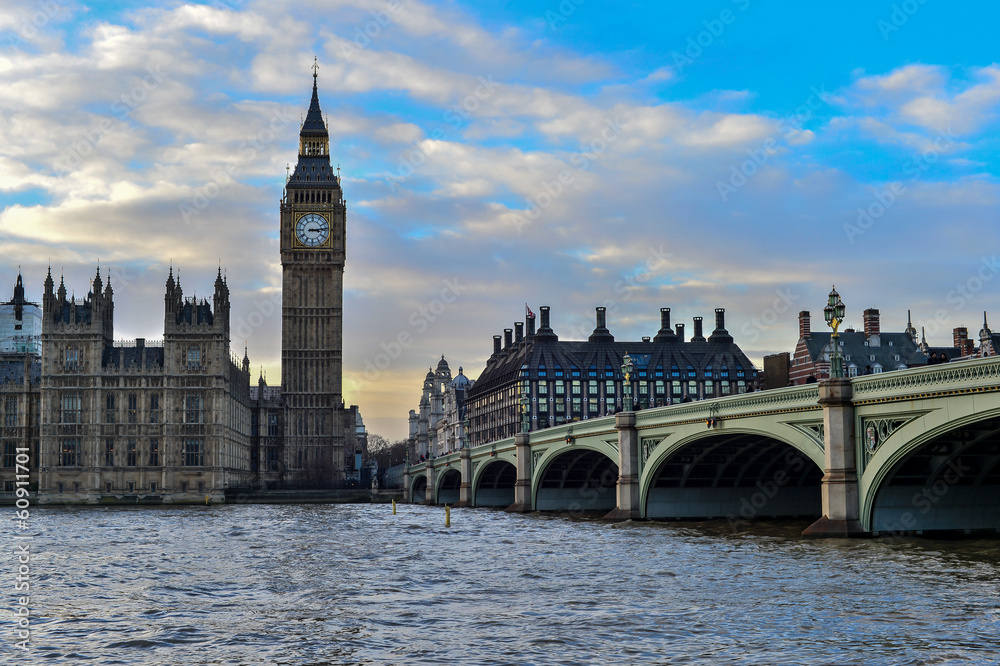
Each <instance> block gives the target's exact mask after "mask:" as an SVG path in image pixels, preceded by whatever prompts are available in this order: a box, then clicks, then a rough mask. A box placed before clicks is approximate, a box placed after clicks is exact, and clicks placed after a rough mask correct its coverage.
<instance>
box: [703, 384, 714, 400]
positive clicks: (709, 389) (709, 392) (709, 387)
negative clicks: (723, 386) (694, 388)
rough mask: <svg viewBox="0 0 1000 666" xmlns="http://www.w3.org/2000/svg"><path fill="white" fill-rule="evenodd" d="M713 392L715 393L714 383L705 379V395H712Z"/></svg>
mask: <svg viewBox="0 0 1000 666" xmlns="http://www.w3.org/2000/svg"><path fill="white" fill-rule="evenodd" d="M714 393H715V384H714V383H712V382H710V381H706V382H705V397H706V398H707V397H708V396H710V395H712V394H714Z"/></svg>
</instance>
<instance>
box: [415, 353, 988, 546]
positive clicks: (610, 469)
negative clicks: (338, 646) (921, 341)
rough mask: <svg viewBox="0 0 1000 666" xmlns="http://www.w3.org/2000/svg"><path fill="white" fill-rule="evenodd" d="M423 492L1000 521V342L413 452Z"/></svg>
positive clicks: (679, 512) (892, 524)
mask: <svg viewBox="0 0 1000 666" xmlns="http://www.w3.org/2000/svg"><path fill="white" fill-rule="evenodd" d="M404 488H405V490H406V496H407V499H408V500H409V501H414V502H425V503H431V504H451V505H456V506H489V507H506V508H508V509H509V510H511V511H522V512H527V511H560V512H565V511H569V512H576V511H580V512H582V511H586V512H607V518H609V519H616V520H626V519H644V518H645V519H657V520H676V519H726V520H728V521H729V522H730V523H731V524H733V525H734V526H735V525H739V524H741V523H743V522H744V521H749V520H753V519H759V518H782V517H813V518H818V520H817V521H816V522H815V523H813V524H812V525H811V526H810V527H809V528H808V529H807V530H806V532H805V533H806V534H808V535H815V536H860V535H864V534H870V533H879V534H884V533H887V532H889V533H900V532H902V533H917V534H920V533H922V532H924V531H934V530H964V531H972V530H996V531H1000V357H991V358H987V359H979V360H972V361H962V362H957V363H952V364H941V365H934V366H929V367H925V368H918V369H911V370H900V371H895V372H889V373H883V374H878V375H868V376H864V377H855V378H850V379H838V380H830V381H826V382H821V383H819V384H806V385H804V386H792V387H788V388H782V389H775V390H770V391H761V392H756V393H746V394H740V395H733V396H727V397H724V398H716V399H712V400H703V401H699V402H694V403H684V404H679V405H670V406H666V407H658V408H652V409H645V410H641V411H638V412H621V413H618V414H616V415H614V416H607V417H602V418H596V419H589V420H583V421H577V422H574V423H568V424H565V425H561V426H556V427H552V428H547V429H544V430H536V431H534V432H531V433H520V434H518V435H516V436H515V437H512V438H508V439H503V440H499V441H496V442H492V443H489V444H484V445H481V446H476V447H473V448H465V449H461V450H459V451H456V452H454V453H451V454H448V455H445V456H438V457H436V458H433V459H431V460H428V461H426V462H422V463H420V464H418V465H412V466H410V467H409V468H408V469H407V471H406V473H405V474H404Z"/></svg>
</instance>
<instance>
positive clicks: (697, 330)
mask: <svg viewBox="0 0 1000 666" xmlns="http://www.w3.org/2000/svg"><path fill="white" fill-rule="evenodd" d="M701 322H702V317H695V318H694V336H693V337H692V338H691V342H704V341H705V336H704V335H702V330H701Z"/></svg>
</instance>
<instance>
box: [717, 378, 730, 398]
mask: <svg viewBox="0 0 1000 666" xmlns="http://www.w3.org/2000/svg"><path fill="white" fill-rule="evenodd" d="M719 383H720V384H722V386H721V389H722V395H729V382H727V381H722V382H719Z"/></svg>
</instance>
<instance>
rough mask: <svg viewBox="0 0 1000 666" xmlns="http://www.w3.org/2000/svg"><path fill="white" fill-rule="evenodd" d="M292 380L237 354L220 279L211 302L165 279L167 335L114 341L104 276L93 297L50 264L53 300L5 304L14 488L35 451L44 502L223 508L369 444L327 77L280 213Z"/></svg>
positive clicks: (3, 400)
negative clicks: (354, 371) (352, 371)
mask: <svg viewBox="0 0 1000 666" xmlns="http://www.w3.org/2000/svg"><path fill="white" fill-rule="evenodd" d="M279 218H280V248H281V268H282V301H281V302H282V307H281V385H280V386H268V385H267V383H266V382H265V380H264V378H263V376H260V377H259V378H258V379H257V381H256V383H252V379H251V373H250V359H249V358H248V356H247V352H246V350H244V352H243V356H242V358H239V357H238V352H237V353H236V354H234V352H233V351H232V349H231V346H230V345H231V339H230V299H229V286H228V284H227V280H226V278H225V277H223V275H222V271H221V268H220V270H219V272H218V273H217V274H216V276H215V283H214V292H213V294H212V297H211V299H208V298H202V299H197V298H189V297H187V296H185V295H184V291H183V288H182V287H181V283H180V275H179V273H178V275H177V276H176V277H175V276H174V272H173V267H171V268H170V269H169V271H168V274H167V276H166V282H165V288H164V304H163V339H162V341H158V342H156V343H153V342H147V341H146V340H145V339H141V338H140V339H136V340H133V341H118V340H116V339H115V337H114V310H115V304H114V288H113V285H112V284H111V276H110V274H108V273H107V271H105V273H104V275H102V272H101V269H100V267H98V268H97V269H96V273H95V277H94V279H93V282H92V284H91V285H90V289H89V292H88V293H87V295H86V297H84V298H82V299H79V298H77V297H75V296H72V297H67V294H68V293H72V292H69V291H68V287H67V285H66V284H65V282H64V280H63V279H62V278H60V280H59V284H58V286H56V282H55V279H54V278H53V276H52V271H51V269H50V270H49V273H48V275H47V276H46V277H45V280H44V285H43V295H42V300H41V304H40V305H39V304H38V303H37V302H33V301H31V300H29V299H28V298H27V297H26V293H25V287H24V283H23V280H22V277H21V276H20V275H18V277H17V283H16V284H15V286H14V294H13V298H12V299H11V300H10V301H9V302H7V303H6V304H2V305H0V424H2V429H0V442H2V454H0V455H2V457H0V490H2V491H3V492H4V494H5V495H7V494H10V493H12V492H13V491H14V490H15V488H16V480H15V479H18V478H20V479H23V478H24V477H23V476H21V477H18V476H17V474H18V473H20V474H23V468H21V469H19V468H18V467H17V465H18V464H19V463H21V462H22V461H23V455H21V456H20V457H19V454H23V453H24V452H26V451H27V452H28V453H29V458H30V462H29V465H28V466H29V467H30V470H31V474H30V477H31V483H32V486H35V484H37V486H35V487H37V492H38V501H39V502H40V503H102V502H108V503H119V502H125V503H160V502H163V503H172V502H199V503H201V502H221V501H224V500H225V496H226V493H227V492H233V491H240V490H244V489H245V490H255V489H265V490H266V489H275V490H288V489H293V490H294V489H304V488H324V487H333V486H336V485H338V484H340V483H342V482H344V480H345V479H346V477H348V476H349V475H350V473H351V470H352V468H353V467H354V460H355V455H354V454H355V451H356V450H358V449H361V448H363V446H364V442H363V438H364V436H365V435H364V426H363V423H362V421H361V416H360V413H359V412H358V408H357V406H350V407H346V406H345V405H344V401H343V396H342V389H341V386H342V383H341V382H342V367H343V360H342V341H343V333H342V331H343V273H344V262H345V257H346V205H345V203H344V199H343V192H342V190H341V183H340V178H339V177H338V175H337V173H336V172H335V170H334V169H332V168H331V164H330V138H329V134H328V131H327V127H326V124H325V122H324V121H323V117H322V114H321V112H320V105H319V94H318V90H317V82H316V73H315V72H314V73H313V90H312V99H311V100H310V104H309V109H308V112H307V114H306V117H305V120H304V122H303V123H302V126H301V129H300V134H299V150H298V161H297V164H296V167H295V171H294V172H293V173H292V174H291V175H290V176H289V177H288V180H287V182H286V184H285V190H284V194H283V197H282V200H281V204H280V211H279Z"/></svg>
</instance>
